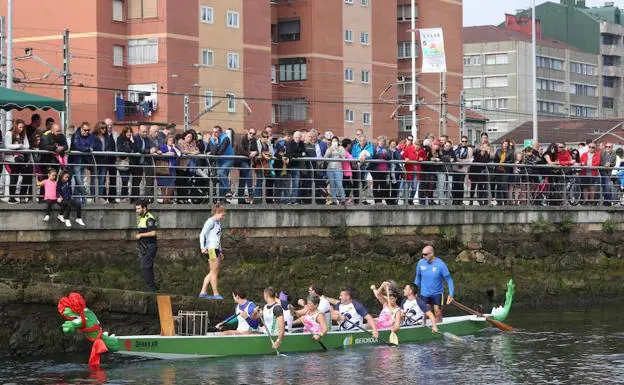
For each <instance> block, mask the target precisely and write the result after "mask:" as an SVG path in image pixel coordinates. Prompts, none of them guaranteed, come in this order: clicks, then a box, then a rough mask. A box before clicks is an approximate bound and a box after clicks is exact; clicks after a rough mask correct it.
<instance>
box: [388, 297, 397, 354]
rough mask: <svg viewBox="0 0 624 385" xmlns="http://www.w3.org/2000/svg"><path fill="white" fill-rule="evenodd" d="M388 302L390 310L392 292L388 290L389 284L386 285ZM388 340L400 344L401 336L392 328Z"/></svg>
mask: <svg viewBox="0 0 624 385" xmlns="http://www.w3.org/2000/svg"><path fill="white" fill-rule="evenodd" d="M386 303H387V304H388V310H390V292H389V291H388V285H386ZM388 341H390V343H393V344H395V345H398V344H399V336H397V335H396V333H395V332H394V330H390V338H389V339H388Z"/></svg>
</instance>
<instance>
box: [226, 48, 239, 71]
mask: <svg viewBox="0 0 624 385" xmlns="http://www.w3.org/2000/svg"><path fill="white" fill-rule="evenodd" d="M227 67H228V69H230V70H237V69H240V55H239V54H237V53H234V52H228V54H227Z"/></svg>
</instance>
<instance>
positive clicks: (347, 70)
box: [344, 68, 353, 82]
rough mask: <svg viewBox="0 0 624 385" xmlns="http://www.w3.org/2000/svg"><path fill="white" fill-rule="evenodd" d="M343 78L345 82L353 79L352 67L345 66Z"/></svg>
mask: <svg viewBox="0 0 624 385" xmlns="http://www.w3.org/2000/svg"><path fill="white" fill-rule="evenodd" d="M344 80H345V82H352V81H353V69H352V68H345V70H344Z"/></svg>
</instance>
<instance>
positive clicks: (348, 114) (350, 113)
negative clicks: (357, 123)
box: [345, 109, 355, 122]
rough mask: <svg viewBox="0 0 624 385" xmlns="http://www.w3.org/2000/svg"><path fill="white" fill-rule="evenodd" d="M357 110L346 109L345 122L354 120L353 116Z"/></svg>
mask: <svg viewBox="0 0 624 385" xmlns="http://www.w3.org/2000/svg"><path fill="white" fill-rule="evenodd" d="M354 115H355V112H354V111H353V110H349V109H346V110H345V122H353V117H354Z"/></svg>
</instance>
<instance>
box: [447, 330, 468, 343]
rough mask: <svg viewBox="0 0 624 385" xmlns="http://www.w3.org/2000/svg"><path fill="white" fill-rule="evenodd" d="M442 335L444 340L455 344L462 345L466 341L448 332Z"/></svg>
mask: <svg viewBox="0 0 624 385" xmlns="http://www.w3.org/2000/svg"><path fill="white" fill-rule="evenodd" d="M442 335H443V336H444V338H446V339H449V340H452V341H455V342H461V343H464V342H466V341H464V339H463V338H461V337H458V336H456V335H455V334H452V333H449V332H444V333H442Z"/></svg>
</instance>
